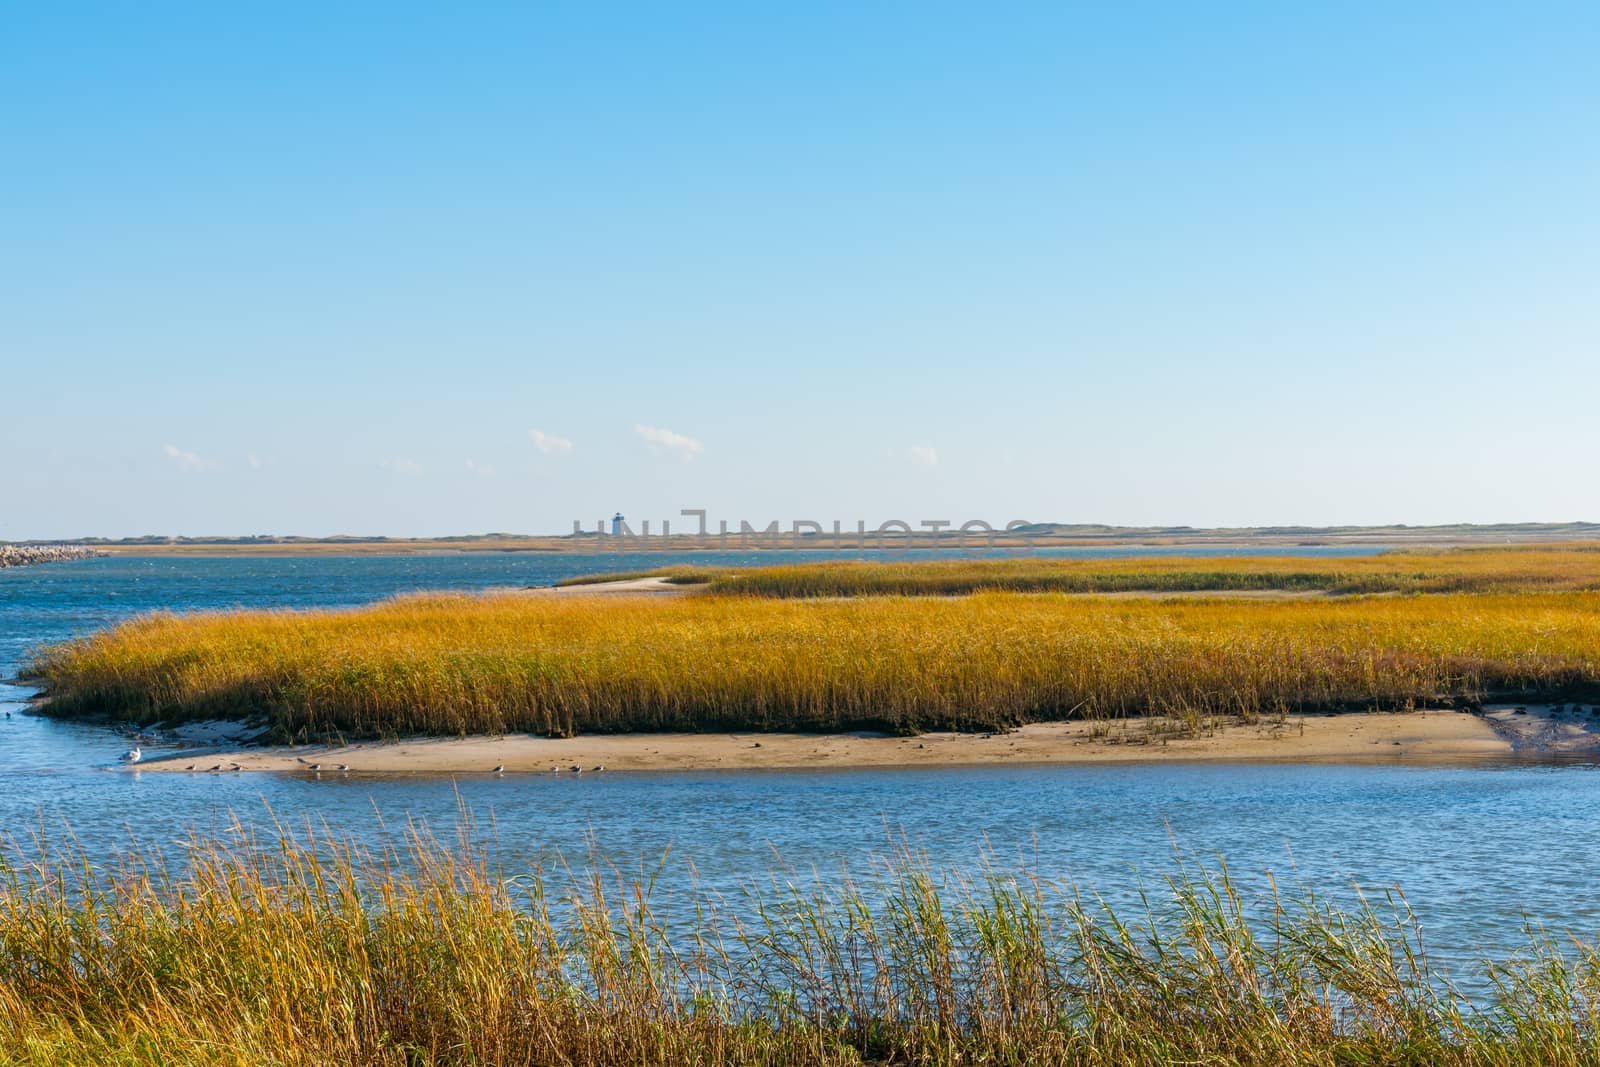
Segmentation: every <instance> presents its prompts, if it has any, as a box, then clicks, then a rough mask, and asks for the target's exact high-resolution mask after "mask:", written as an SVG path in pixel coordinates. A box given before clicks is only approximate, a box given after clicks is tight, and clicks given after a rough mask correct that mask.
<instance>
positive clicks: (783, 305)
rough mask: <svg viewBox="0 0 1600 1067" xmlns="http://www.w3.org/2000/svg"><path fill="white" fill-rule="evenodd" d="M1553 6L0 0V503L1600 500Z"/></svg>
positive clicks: (256, 515)
mask: <svg viewBox="0 0 1600 1067" xmlns="http://www.w3.org/2000/svg"><path fill="white" fill-rule="evenodd" d="M1596 55H1600V7H1597V6H1595V5H1593V4H1577V3H1574V4H1555V3H1532V4H1526V5H1521V4H1518V5H1513V4H1503V3H1496V4H1472V3H1437V4H1430V3H1408V4H1403V5H1399V4H1388V3H1381V4H1380V3H1373V4H1359V3H1352V4H1327V5H1302V4H1293V5H1290V4H1276V3H1273V4H1267V3H1263V4H1226V3H1225V4H1179V3H1172V4H1161V3H1128V4H1104V5H1095V6H1087V5H1069V4H1038V5H1027V4H1006V5H978V4H942V3H881V4H848V5H846V4H839V5H834V4H825V3H819V4H789V5H754V4H738V5H735V4H728V5H714V4H650V5H634V4H621V3H615V4H609V5H607V4H546V5H537V4H505V5H493V4H486V5H439V4H415V5H413V4H406V3H398V2H386V3H382V4H376V3H374V4H360V3H350V4H338V5H327V4H316V5H312V4H305V5H297V4H291V3H279V4H258V5H247V4H213V5H206V4H198V3H191V4H163V3H144V4H125V3H115V4H105V5H95V4H87V3H86V4H35V5H11V6H9V7H7V8H6V9H5V10H4V11H3V12H0V98H3V99H4V100H6V101H7V103H6V105H5V106H4V107H3V108H0V161H3V164H4V165H3V166H0V222H3V226H4V236H3V239H0V374H3V378H0V396H4V398H5V403H4V406H3V412H4V414H3V418H0V539H21V538H30V537H56V536H76V535H108V536H117V535H127V534H141V533H186V534H206V533H256V532H273V533H306V534H327V533H338V532H351V533H355V532H361V533H388V534H395V535H405V534H443V533H466V532H483V531H490V530H496V531H498V530H510V531H524V532H544V531H556V532H559V531H564V530H566V529H570V525H571V522H572V520H573V519H574V518H580V517H581V518H583V519H585V520H586V521H589V522H592V521H593V520H594V519H595V518H597V517H599V516H601V515H609V514H610V513H611V512H612V511H613V510H616V509H619V508H620V509H622V510H624V511H626V512H627V513H628V514H629V515H630V517H639V518H643V517H655V518H657V519H659V518H660V517H674V516H676V515H677V513H678V510H679V509H680V508H683V507H705V508H709V509H710V510H711V513H712V516H713V519H715V518H718V517H725V518H729V519H733V520H737V519H740V518H749V519H751V520H761V521H763V522H764V521H766V520H767V519H770V518H780V519H783V520H784V521H785V523H787V522H788V520H790V519H793V518H815V519H820V520H832V519H835V518H838V519H845V520H849V521H853V520H854V519H856V518H865V519H867V520H869V521H872V522H874V523H876V522H877V521H880V520H882V519H885V518H891V517H903V518H909V519H912V520H916V519H920V518H940V517H943V518H952V519H957V520H960V519H967V518H986V519H990V520H992V521H1004V520H1007V519H1013V518H1026V519H1031V520H1046V519H1048V520H1056V521H1066V522H1113V523H1130V524H1146V523H1155V524H1179V523H1183V524H1191V525H1235V524H1277V523H1305V524H1324V523H1380V522H1410V523H1430V522H1453V521H1480V522H1489V521H1536V520H1550V521H1556V520H1570V519H1577V518H1583V519H1591V520H1600V482H1597V479H1596V476H1595V471H1594V466H1595V464H1594V462H1593V458H1592V457H1593V456H1594V455H1595V454H1596V451H1597V444H1600V419H1597V418H1596V416H1595V414H1594V400H1595V398H1596V397H1597V396H1600V210H1597V206H1600V202H1597V199H1596V190H1597V189H1600V121H1596V116H1597V115H1600V74H1596V70H1595V63H1594V57H1595V56H1596Z"/></svg>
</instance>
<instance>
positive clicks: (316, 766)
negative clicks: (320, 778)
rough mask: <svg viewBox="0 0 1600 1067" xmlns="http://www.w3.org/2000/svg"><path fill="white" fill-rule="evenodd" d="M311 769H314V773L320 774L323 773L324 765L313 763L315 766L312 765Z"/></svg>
mask: <svg viewBox="0 0 1600 1067" xmlns="http://www.w3.org/2000/svg"><path fill="white" fill-rule="evenodd" d="M311 769H312V770H314V771H317V772H318V773H321V771H322V764H320V763H313V764H312V765H311Z"/></svg>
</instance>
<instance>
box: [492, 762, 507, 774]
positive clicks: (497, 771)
mask: <svg viewBox="0 0 1600 1067" xmlns="http://www.w3.org/2000/svg"><path fill="white" fill-rule="evenodd" d="M494 773H495V774H504V773H506V765H505V764H504V763H502V764H500V766H498V767H496V768H495V769H494Z"/></svg>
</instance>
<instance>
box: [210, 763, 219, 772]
mask: <svg viewBox="0 0 1600 1067" xmlns="http://www.w3.org/2000/svg"><path fill="white" fill-rule="evenodd" d="M220 770H222V764H220V763H219V764H217V765H216V766H215V767H213V768H211V773H212V774H216V773H217V772H218V771H220Z"/></svg>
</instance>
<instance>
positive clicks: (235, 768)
mask: <svg viewBox="0 0 1600 1067" xmlns="http://www.w3.org/2000/svg"><path fill="white" fill-rule="evenodd" d="M228 770H230V771H242V770H244V768H243V767H241V766H239V765H238V764H237V763H235V764H234V765H233V766H232V767H229V768H228Z"/></svg>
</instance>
